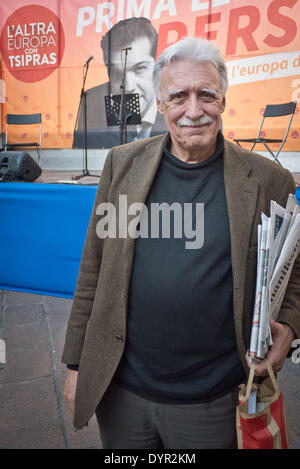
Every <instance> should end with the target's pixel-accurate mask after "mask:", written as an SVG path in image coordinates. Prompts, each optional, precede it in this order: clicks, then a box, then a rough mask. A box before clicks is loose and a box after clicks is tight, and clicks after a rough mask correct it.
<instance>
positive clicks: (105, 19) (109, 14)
mask: <svg viewBox="0 0 300 469" xmlns="http://www.w3.org/2000/svg"><path fill="white" fill-rule="evenodd" d="M215 1H220V0H215ZM222 1H225V0H222ZM226 1H227V0H226ZM151 4H152V5H153V1H152V0H127V5H126V18H127V19H128V18H132V17H140V16H144V17H145V18H148V19H150V7H151ZM117 6H118V8H117V12H116V11H115V4H114V3H113V2H102V3H98V5H97V12H96V10H95V8H93V7H92V6H85V7H82V8H79V9H78V15H77V25H76V36H77V37H79V36H82V34H83V31H84V29H85V28H87V27H88V26H90V25H91V24H93V23H94V22H95V21H96V33H99V32H102V29H103V24H105V25H106V27H107V29H110V28H111V27H112V25H113V23H114V21H112V19H113V16H114V15H115V13H117V18H116V22H119V21H121V20H123V19H124V14H125V0H119V1H118V4H117ZM164 11H166V12H168V13H169V16H175V15H177V9H176V4H175V0H157V5H156V7H155V9H154V12H153V17H152V18H153V19H159V18H160V16H161V14H162V13H163V12H164Z"/></svg>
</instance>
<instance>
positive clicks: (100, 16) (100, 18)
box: [96, 2, 115, 33]
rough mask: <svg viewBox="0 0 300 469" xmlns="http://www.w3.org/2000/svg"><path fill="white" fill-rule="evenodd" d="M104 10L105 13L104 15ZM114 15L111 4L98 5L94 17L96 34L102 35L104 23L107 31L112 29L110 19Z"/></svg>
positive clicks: (113, 8) (113, 7)
mask: <svg viewBox="0 0 300 469" xmlns="http://www.w3.org/2000/svg"><path fill="white" fill-rule="evenodd" d="M105 10H106V11H107V13H106V14H104V13H105ZM114 13H115V6H114V4H113V3H112V2H104V3H99V4H98V7H97V17H96V33H102V24H103V23H105V25H106V27H107V29H110V28H111V27H112V25H113V24H112V21H111V18H112V16H113V15H114Z"/></svg>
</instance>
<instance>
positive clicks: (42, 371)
mask: <svg viewBox="0 0 300 469" xmlns="http://www.w3.org/2000/svg"><path fill="white" fill-rule="evenodd" d="M52 372H53V367H52V360H51V351H50V350H43V349H36V348H30V349H27V350H17V351H14V352H7V353H6V363H5V364H4V365H2V369H0V384H8V383H17V382H20V381H28V380H32V379H35V378H39V377H43V376H50V375H51V374H52Z"/></svg>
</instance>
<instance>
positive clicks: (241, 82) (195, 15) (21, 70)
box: [0, 0, 300, 151]
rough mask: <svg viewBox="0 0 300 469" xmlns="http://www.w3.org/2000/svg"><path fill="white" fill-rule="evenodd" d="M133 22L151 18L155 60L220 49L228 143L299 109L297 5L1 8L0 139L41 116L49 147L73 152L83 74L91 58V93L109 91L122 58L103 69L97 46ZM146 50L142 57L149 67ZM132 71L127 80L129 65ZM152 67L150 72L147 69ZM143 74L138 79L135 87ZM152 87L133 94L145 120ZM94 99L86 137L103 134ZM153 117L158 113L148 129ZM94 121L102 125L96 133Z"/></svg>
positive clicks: (278, 128) (143, 2)
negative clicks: (191, 47)
mask: <svg viewBox="0 0 300 469" xmlns="http://www.w3.org/2000/svg"><path fill="white" fill-rule="evenodd" d="M134 17H144V18H147V19H148V20H149V21H150V23H151V24H152V26H153V27H154V29H155V30H156V32H157V33H158V42H157V51H156V56H158V55H159V54H160V53H161V52H162V51H163V50H164V49H165V48H166V47H167V46H168V45H170V44H172V43H174V42H176V41H178V40H179V39H181V38H182V37H184V36H197V37H198V36H201V37H206V38H208V39H210V40H212V41H214V42H216V43H217V44H218V45H219V47H220V48H221V51H222V52H223V54H224V56H225V59H226V62H227V66H228V75H229V84H230V86H229V90H228V93H227V106H226V110H225V112H224V114H223V132H224V136H225V137H226V138H229V139H233V138H237V137H240V138H243V137H251V136H253V137H254V136H255V135H256V132H257V129H258V125H259V122H260V119H261V114H262V112H263V109H264V108H265V106H266V105H267V104H273V103H282V102H288V101H292V100H296V101H298V102H299V99H300V79H299V75H300V34H299V26H298V23H299V22H298V18H299V17H300V1H299V0H265V1H264V2H262V1H261V0H251V1H250V0H209V1H204V0H185V1H182V0H112V1H106V2H103V1H99V0H85V1H84V0H38V1H37V0H31V1H27V0H14V1H12V2H1V4H0V31H1V36H0V47H1V81H0V102H2V105H1V106H2V129H3V128H4V124H5V115H6V113H19V114H25V113H37V112H41V113H42V116H43V147H47V148H68V147H71V146H72V144H73V133H74V127H75V121H76V116H77V111H78V106H79V100H80V91H81V88H82V77H83V68H84V64H85V63H86V61H87V59H88V58H89V57H90V56H93V61H91V62H90V63H89V73H88V75H87V81H86V84H85V86H86V89H88V90H91V89H93V90H94V91H93V92H95V93H96V92H97V93H98V95H99V93H100V87H101V85H103V84H104V83H108V84H110V83H112V77H111V79H110V81H109V77H108V69H109V67H110V62H111V58H112V57H113V54H118V55H119V56H120V54H121V51H120V50H118V51H117V50H112V51H109V56H108V58H106V59H104V57H103V51H102V49H101V46H100V43H101V40H102V39H103V37H104V36H105V35H106V33H107V32H108V31H109V30H110V29H111V28H112V27H113V26H114V25H116V24H117V23H119V22H120V21H123V20H126V19H129V18H134ZM145 34H146V33H145ZM139 44H140V46H141V44H142V43H141V42H139ZM143 44H144V45H145V43H143ZM126 45H128V44H124V47H125V46H126ZM129 45H130V44H129ZM120 47H121V46H120ZM145 47H146V46H145ZM146 49H147V48H146ZM146 49H144V56H145V57H147V56H149V57H150V52H147V50H146ZM133 52H134V50H132V53H133ZM134 53H135V52H134ZM141 53H142V52H141ZM147 54H148V55H147ZM145 60H146V59H145ZM128 61H129V71H130V70H131V69H130V55H128ZM105 62H106V64H105ZM148 65H149V70H150V69H151V66H152V65H151V60H149V61H148ZM109 70H110V71H111V69H109ZM143 73H146V70H143V71H142V70H141V69H139V70H138V69H137V68H136V69H135V77H137V76H138V77H139V79H140V78H141V76H142V74H143ZM145 77H146V75H144V78H145ZM149 82H150V80H149V79H148V78H147V83H148V88H147V87H145V88H144V90H146V91H145V92H144V93H143V92H142V91H137V87H136V88H134V87H133V88H132V89H133V92H139V94H140V107H141V113H142V114H143V113H144V114H147V113H150V110H149V108H150V104H149V103H150V102H152V101H151V100H153V97H152V95H151V96H150V92H151V93H152V91H151V90H152V87H151V85H149ZM109 86H110V85H109ZM136 86H137V85H136ZM140 86H142V85H140ZM150 88H151V89H150ZM107 90H108V91H110V90H109V88H105V91H107ZM112 91H113V92H114V93H115V91H114V88H113V86H112ZM93 92H91V93H89V100H88V104H89V109H88V116H89V120H90V123H91V125H89V130H95V131H97V130H101V129H102V130H103V129H104V130H105V127H106V120H105V107H104V103H102V108H101V109H100V108H99V106H98V105H97V107H96V104H95V100H94V98H93V96H94V95H93V94H92V93H93ZM101 93H102V95H103V96H104V88H103V90H102V91H101ZM102 95H101V96H102ZM103 96H102V98H103ZM102 98H101V99H102ZM143 100H144V101H143ZM93 105H94V107H93ZM147 106H148V108H147ZM298 111H299V109H298V106H297V111H296V112H297V114H296V115H295V118H294V120H293V124H292V128H291V132H290V136H289V139H288V141H287V144H286V146H285V150H289V151H299V142H300V117H299V112H298ZM155 112H156V110H155V109H154V108H152V110H151V113H152V124H153V119H154V120H155V117H153V116H155ZM95 115H97V116H98V117H99V120H97V121H96V122H95V123H93V121H92V116H95ZM80 119H82V116H81V117H80ZM142 119H143V115H142ZM102 122H104V124H102ZM79 125H80V123H79ZM95 125H98V127H99V129H97V128H96V127H94V126H95ZM285 127H286V124H285V120H284V118H279V119H277V121H276V122H275V123H274V124H272V128H271V127H270V128H268V129H267V136H268V137H271V138H272V137H276V136H278V135H279V134H280V135H282V133H283V132H284V129H285ZM36 132H38V129H37V130H36ZM13 133H14V137H15V138H18V139H19V140H20V141H22V139H24V140H26V138H27V136H26V134H22V133H21V131H20V130H19V129H18V128H15V129H14V130H13ZM97 135H98V136H97V142H100V143H99V147H101V146H104V147H105V146H106V145H105V142H104V144H102V143H101V135H103V133H102V134H101V132H100V133H99V134H97ZM99 136H100V137H99ZM99 138H100V140H99ZM93 146H97V145H93Z"/></svg>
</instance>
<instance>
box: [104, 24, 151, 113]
mask: <svg viewBox="0 0 300 469" xmlns="http://www.w3.org/2000/svg"><path fill="white" fill-rule="evenodd" d="M157 39H158V33H157V31H156V29H155V28H154V27H153V25H152V24H151V21H149V20H148V19H147V18H129V19H127V20H122V21H119V22H118V23H116V24H115V25H114V26H113V27H112V28H111V29H110V30H109V31H108V32H107V33H106V34H105V36H103V38H102V40H101V48H102V51H103V58H104V62H105V65H106V67H107V71H108V75H109V79H110V83H109V85H110V92H111V93H112V94H121V89H120V85H121V82H122V78H123V70H124V64H125V51H124V49H125V48H130V50H128V55H127V63H126V80H125V92H126V94H134V93H138V94H139V98H140V112H141V117H142V119H143V117H144V116H145V114H146V113H147V111H148V110H149V109H150V108H151V107H152V106H154V107H156V98H155V92H154V87H153V81H152V72H153V68H154V65H155V60H156V49H157Z"/></svg>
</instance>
